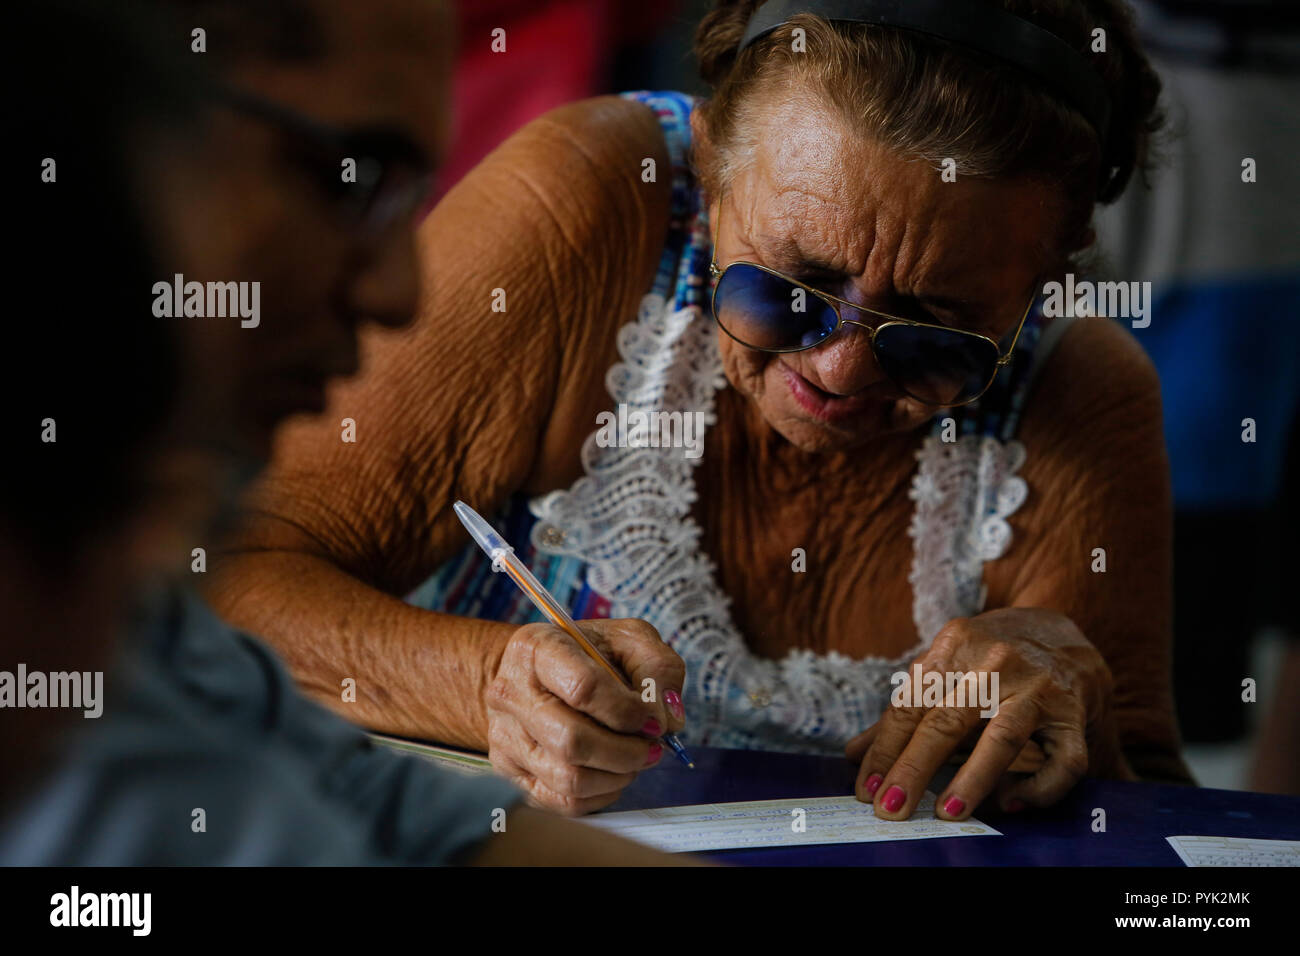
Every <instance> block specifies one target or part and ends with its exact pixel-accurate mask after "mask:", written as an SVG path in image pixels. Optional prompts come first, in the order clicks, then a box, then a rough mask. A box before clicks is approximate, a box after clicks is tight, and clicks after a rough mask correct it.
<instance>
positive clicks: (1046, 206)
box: [726, 90, 1060, 278]
mask: <svg viewBox="0 0 1300 956" xmlns="http://www.w3.org/2000/svg"><path fill="white" fill-rule="evenodd" d="M747 120H748V124H749V128H748V129H747V130H746V131H745V133H744V135H743V136H738V137H737V145H738V146H740V148H741V149H743V150H744V154H743V155H736V156H734V157H732V158H731V164H732V169H733V174H732V176H731V177H730V180H729V183H728V185H727V186H726V189H727V191H728V193H730V194H732V196H731V202H729V203H728V208H729V209H732V210H734V211H735V215H737V216H738V217H740V219H741V220H742V221H741V223H739V224H738V225H739V226H741V228H742V229H744V230H745V231H746V233H747V234H748V236H749V239H750V241H751V242H752V243H754V245H755V246H756V247H757V248H758V249H759V250H760V251H763V252H767V253H770V254H772V255H774V256H775V255H778V254H783V253H785V252H789V253H790V254H789V255H782V258H783V259H785V260H786V261H787V262H789V260H790V259H791V258H795V257H796V254H808V255H812V256H814V257H815V258H817V259H819V260H824V261H825V262H824V264H826V265H828V266H830V267H832V268H834V269H836V270H844V271H846V272H848V273H850V274H857V273H859V272H862V271H865V270H866V267H867V262H868V259H869V258H870V257H871V256H872V255H873V250H874V253H875V254H876V255H879V252H880V249H879V248H878V247H879V245H880V244H881V243H883V244H885V245H886V246H888V247H890V248H892V249H893V250H894V251H895V252H896V254H897V255H898V256H899V257H910V258H913V259H916V260H917V261H918V264H920V263H921V262H924V264H926V266H927V271H934V270H937V269H938V268H939V267H940V265H941V264H942V265H943V266H944V267H945V271H947V269H949V268H957V267H958V266H957V262H958V261H960V262H962V263H965V264H966V266H967V267H970V266H974V265H976V264H978V263H980V261H981V260H986V259H991V260H994V264H998V263H1000V264H1001V265H1006V264H1007V263H1008V261H1009V260H1010V261H1014V262H1016V263H1017V264H1018V268H1017V270H1016V271H1020V268H1029V269H1031V270H1032V271H1035V272H1036V271H1040V270H1043V269H1046V268H1048V267H1049V265H1050V264H1051V260H1052V250H1051V241H1052V239H1053V237H1054V235H1055V224H1056V217H1057V216H1058V214H1059V209H1060V202H1059V200H1060V197H1059V196H1057V195H1056V193H1055V191H1054V190H1053V189H1052V188H1051V187H1050V186H1049V185H1048V184H1046V183H1041V182H1038V181H1035V180H1029V179H1005V180H998V179H985V178H975V177H962V176H961V175H960V169H958V170H957V171H956V172H957V175H956V176H955V177H949V178H947V179H945V177H944V176H943V169H942V167H941V166H938V165H935V164H934V163H932V162H930V161H927V160H925V159H921V158H919V157H914V156H906V155H903V154H901V153H899V152H897V151H895V150H893V149H891V148H890V147H889V146H887V145H886V144H884V143H881V142H880V141H878V140H876V139H874V138H873V137H872V136H870V135H869V134H868V133H867V132H866V131H865V130H864V128H863V127H864V126H865V124H856V123H853V122H851V121H849V120H848V119H847V118H845V117H843V116H841V115H840V114H839V112H838V111H837V110H836V108H835V107H834V106H833V105H831V104H827V103H825V102H823V101H820V100H819V99H818V98H817V97H815V96H812V95H810V94H807V93H804V92H802V91H796V90H791V91H788V92H786V93H784V94H777V95H770V96H768V97H767V98H766V99H765V102H764V103H763V104H762V106H761V107H760V108H759V109H755V110H752V111H750V112H749V115H748V117H747ZM995 237H996V238H995ZM1001 265H1000V266H999V268H1000V267H1001ZM962 271H965V270H964V269H963V270H962ZM986 278H988V277H986Z"/></svg>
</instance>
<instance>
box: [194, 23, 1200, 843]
mask: <svg viewBox="0 0 1300 956" xmlns="http://www.w3.org/2000/svg"><path fill="white" fill-rule="evenodd" d="M899 6H900V5H898V4H894V3H887V4H881V3H872V2H869V0H863V2H857V3H854V2H833V0H822V2H806V3H781V2H778V3H771V4H762V3H759V2H754V0H747V2H719V3H718V5H717V8H716V9H715V10H714V11H713V12H712V13H710V14H709V15H708V16H707V17H706V18H705V20H704V21H703V23H702V24H701V26H700V28H699V31H698V35H697V54H698V57H699V60H700V64H701V68H702V72H703V75H704V77H705V78H706V80H707V81H708V82H709V83H710V84H711V85H712V87H713V95H712V97H711V98H709V99H708V100H706V101H703V102H697V101H694V100H692V99H691V98H690V97H687V96H683V95H680V94H675V93H658V94H651V93H638V94H632V95H629V96H626V97H624V98H601V99H597V100H593V101H590V102H584V103H580V104H575V105H573V106H570V107H566V108H564V109H561V110H558V111H556V112H554V113H552V114H550V115H548V116H546V117H544V118H542V119H540V120H538V121H537V122H535V123H533V124H531V125H530V126H528V127H527V128H525V129H524V130H522V131H521V132H520V133H518V134H517V135H516V136H514V137H513V138H512V139H511V140H510V141H508V142H507V143H506V144H505V145H504V146H502V147H501V148H500V149H498V150H497V151H496V152H495V153H493V154H492V155H491V156H490V157H489V158H488V159H487V160H486V161H485V162H484V163H483V164H482V165H481V166H480V167H479V168H478V169H476V170H475V171H474V172H473V173H472V174H471V175H469V176H468V177H467V178H466V179H465V180H464V181H463V182H462V183H461V184H460V186H459V187H458V188H456V189H455V190H454V191H453V192H452V193H451V194H450V195H448V197H447V198H446V199H445V200H444V202H443V203H441V204H440V206H439V207H438V208H437V209H436V210H435V211H434V212H433V213H432V214H431V216H430V217H429V219H428V221H427V222H426V224H425V226H424V231H423V237H422V240H423V247H424V248H423V252H422V255H423V256H424V257H425V260H426V261H427V262H429V263H432V264H433V266H432V267H431V268H430V270H429V275H428V277H427V278H428V281H427V283H426V288H425V290H424V293H423V296H424V298H423V304H422V309H421V315H420V317H419V319H418V320H417V322H416V325H415V326H414V327H413V329H412V330H410V331H409V332H406V333H401V334H397V333H380V334H376V335H374V336H372V337H371V338H369V339H368V340H366V341H365V343H364V346H365V349H364V350H365V353H366V357H365V367H366V369H367V371H366V374H365V376H364V377H363V378H362V379H361V380H359V381H357V382H355V383H352V384H350V385H348V386H347V387H344V388H341V389H339V390H337V391H336V392H334V393H333V394H332V396H331V414H330V415H328V416H327V418H328V419H329V420H330V424H329V425H328V426H307V425H303V426H302V427H299V428H297V429H290V430H289V431H288V432H287V433H286V434H285V435H283V437H282V440H281V441H280V443H279V445H278V447H277V452H276V464H275V466H274V468H273V469H272V472H271V474H270V477H269V478H268V479H267V480H266V481H265V482H264V483H263V485H262V486H261V487H260V488H259V489H258V491H257V492H256V494H255V495H254V498H253V500H252V502H251V503H250V505H249V514H248V520H247V521H246V522H245V523H244V525H243V527H242V529H241V531H240V534H239V538H238V541H237V543H236V545H235V547H234V549H233V553H232V554H231V555H230V556H229V557H228V559H227V561H226V563H225V565H224V567H223V569H222V570H221V573H220V574H219V575H218V577H217V578H216V580H215V585H214V587H213V589H212V596H213V599H214V601H215V602H216V604H217V606H218V608H219V609H220V610H221V611H222V612H223V613H224V614H225V615H226V616H227V617H228V618H230V619H232V620H233V621H234V622H235V623H237V624H239V625H241V626H243V627H245V628H247V629H250V630H253V631H256V632H259V633H262V634H264V635H266V636H267V637H268V638H269V639H271V640H272V641H273V642H274V643H275V644H276V645H277V647H278V648H279V649H280V650H281V651H282V652H283V654H284V655H285V656H286V657H287V658H288V660H289V662H290V664H291V666H292V667H293V669H294V671H295V674H296V676H297V678H298V679H299V681H301V682H302V684H303V685H304V686H305V687H306V688H307V689H308V690H309V691H310V692H311V693H313V694H314V695H315V696H316V697H317V698H318V699H320V700H322V701H324V702H328V703H331V704H332V705H333V706H334V707H335V708H336V709H338V710H340V711H341V712H342V713H345V714H347V715H348V716H350V717H351V718H352V719H353V720H356V721H358V722H361V723H364V724H366V725H368V726H371V727H374V728H377V729H381V730H385V731H389V732H394V733H399V734H405V735H411V736H417V737H426V738H434V739H438V740H442V741H446V742H450V743H454V744H459V745H465V746H472V747H476V748H479V749H483V750H486V751H487V752H488V753H489V754H490V755H491V758H492V760H493V762H494V763H495V765H496V766H497V767H498V768H499V769H500V770H501V771H502V772H503V773H505V774H506V775H507V776H509V777H511V778H512V779H514V780H516V781H517V782H518V783H519V784H520V785H521V786H523V787H524V788H526V789H527V790H528V791H529V792H530V793H531V795H532V797H533V799H534V800H536V801H538V802H540V803H543V804H547V805H551V806H555V807H559V808H561V809H564V810H567V811H569V812H586V811H589V810H592V809H595V808H598V807H601V806H604V805H607V804H609V803H610V802H612V801H613V800H614V799H616V798H617V796H618V794H619V792H620V791H621V790H622V789H623V788H624V787H626V785H627V784H628V783H629V782H630V781H631V780H632V779H634V777H635V775H636V773H637V772H638V771H640V770H641V769H643V768H645V767H647V766H650V765H652V764H654V763H656V762H657V761H658V760H660V759H661V758H662V752H661V749H660V746H659V744H658V743H656V742H655V738H656V737H657V736H658V735H659V734H660V733H661V732H663V731H664V730H665V729H671V730H680V729H682V728H685V731H684V733H685V739H686V740H687V741H688V742H690V741H693V742H696V743H703V744H710V745H716V746H724V747H728V746H729V747H751V748H752V747H758V748H764V747H766V748H772V749H781V750H802V751H811V752H827V751H839V750H841V749H843V748H845V747H846V746H847V750H848V753H849V756H850V757H851V758H853V759H854V760H858V761H860V764H861V769H860V772H859V776H858V784H857V787H858V790H857V792H858V795H859V796H860V798H861V799H863V800H867V801H873V802H874V803H875V809H876V812H877V813H879V814H880V815H881V816H883V817H887V818H891V819H901V818H905V817H907V816H909V815H910V814H911V813H912V811H913V809H914V808H915V806H916V804H917V802H918V801H919V800H920V798H921V796H922V795H923V793H924V791H925V788H926V786H927V784H928V783H929V781H930V780H931V778H932V777H933V775H934V773H935V772H936V770H937V769H938V768H939V767H940V766H941V765H942V764H944V763H946V762H948V761H950V760H953V759H960V758H962V757H968V759H965V762H964V763H963V765H962V767H961V769H960V770H959V771H958V772H957V774H956V776H955V777H954V778H953V780H952V782H951V783H950V784H949V785H948V786H947V787H946V788H944V789H943V792H942V793H940V794H939V802H938V811H937V812H938V813H939V815H940V816H942V817H944V818H947V819H962V818H964V817H966V816H968V815H969V814H971V813H972V812H973V811H974V810H975V808H976V807H977V806H979V805H980V804H981V803H982V802H983V801H985V800H986V799H989V798H993V799H996V800H997V802H998V804H999V806H1001V807H1002V808H1004V809H1009V810H1015V809H1018V808H1020V807H1023V806H1026V805H1046V804H1049V803H1051V802H1053V801H1055V800H1057V799H1059V798H1060V797H1061V796H1062V795H1063V794H1064V793H1066V792H1067V791H1068V790H1069V788H1070V787H1071V786H1072V785H1073V784H1074V783H1075V782H1076V781H1077V780H1078V779H1079V778H1080V777H1081V776H1083V775H1085V774H1091V775H1096V776H1110V777H1133V776H1142V777H1146V778H1156V779H1173V780H1186V779H1188V777H1187V772H1186V769H1185V768H1184V766H1183V764H1182V762H1181V759H1180V757H1179V754H1178V738H1177V731H1176V728H1175V724H1174V721H1173V717H1172V712H1171V701H1170V688H1169V678H1168V669H1169V666H1168V665H1169V660H1168V658H1169V643H1170V621H1169V594H1170V591H1169V589H1170V567H1169V490H1168V478H1167V468H1166V465H1165V458H1164V451H1163V447H1162V443H1161V423H1160V405H1159V390H1158V383H1157V380H1156V377H1155V375H1154V374H1153V372H1152V369H1151V366H1150V364H1149V363H1148V362H1147V360H1146V358H1145V357H1144V355H1143V353H1142V351H1141V349H1140V348H1139V347H1138V345H1137V344H1136V343H1135V342H1134V341H1133V340H1132V338H1131V337H1130V336H1129V335H1128V334H1127V333H1126V332H1125V331H1123V330H1122V329H1121V327H1120V326H1119V325H1118V324H1117V323H1115V322H1113V321H1108V320H1105V319H1103V318H1082V319H1078V320H1075V321H1070V320H1068V319H1065V318H1058V319H1055V320H1051V321H1048V320H1047V319H1046V318H1045V317H1044V316H1043V314H1042V312H1041V310H1040V309H1039V308H1038V307H1037V305H1036V302H1037V300H1038V297H1039V295H1040V293H1041V292H1042V291H1043V286H1044V284H1045V283H1046V282H1048V281H1050V280H1051V279H1052V277H1059V276H1061V275H1062V274H1063V273H1064V272H1066V271H1071V270H1074V269H1075V267H1074V266H1073V265H1072V260H1071V257H1072V256H1073V255H1074V254H1076V253H1078V252H1079V251H1080V250H1082V249H1084V248H1086V247H1087V245H1088V244H1089V243H1090V241H1091V232H1090V229H1089V221H1090V218H1091V212H1092V209H1093V206H1094V204H1095V203H1096V202H1099V201H1107V200H1110V199H1113V198H1114V197H1115V196H1116V195H1118V194H1119V192H1120V191H1121V190H1122V189H1123V186H1124V184H1125V183H1126V181H1127V180H1128V179H1129V178H1130V174H1131V173H1132V172H1133V170H1134V169H1135V168H1138V167H1140V166H1141V165H1142V163H1143V162H1144V160H1145V156H1146V151H1147V143H1148V137H1149V135H1150V132H1151V130H1152V129H1153V128H1154V126H1155V119H1154V108H1155V100H1156V97H1157V93H1158V83H1157V81H1156V80H1155V78H1154V77H1153V75H1152V73H1151V71H1150V70H1149V68H1148V66H1147V64H1146V61H1145V60H1144V59H1143V57H1142V55H1141V53H1140V52H1139V51H1138V50H1137V49H1136V47H1135V42H1134V39H1133V31H1132V25H1131V23H1130V20H1129V17H1128V14H1127V12H1126V10H1125V8H1124V7H1123V6H1122V4H1121V3H1119V2H1113V0H1098V2H1090V3H1083V2H1079V0H1050V2H1034V3H1030V2H1028V0H1002V2H998V3H990V4H987V5H985V4H971V5H969V9H963V12H962V15H961V16H950V15H948V14H947V13H946V12H945V11H944V10H940V9H939V7H938V6H937V5H935V4H919V5H901V6H903V7H904V8H905V9H904V10H902V11H899V10H897V9H895V8H897V7H899ZM891 11H892V12H891ZM909 11H910V12H909ZM470 42H474V41H473V39H472V38H471V39H470ZM611 412H612V413H614V414H613V416H612V417H611V415H610V414H609V413H611ZM656 412H658V413H668V418H667V421H669V422H670V423H674V424H675V423H677V422H680V423H681V424H682V426H683V427H682V428H680V429H676V430H673V429H670V430H669V433H668V434H667V435H662V434H656V435H655V436H654V438H655V440H654V441H650V440H648V439H649V438H650V436H649V435H647V434H646V433H645V432H644V430H643V431H641V432H638V431H636V430H635V429H634V430H632V431H631V432H629V431H628V430H627V429H626V428H624V427H623V426H622V425H621V424H620V425H619V426H618V427H612V426H611V421H615V420H619V421H622V422H636V421H637V420H638V419H645V418H646V417H647V416H648V415H649V414H650V413H656ZM674 413H675V414H676V418H673V417H672V416H673V414H674ZM345 419H350V420H351V421H350V422H349V421H344V420H345ZM697 421H698V422H700V423H702V424H703V425H704V426H705V427H706V430H705V432H704V435H703V441H702V442H698V441H692V440H690V439H691V438H692V436H691V435H689V434H688V429H687V428H686V427H685V426H686V425H687V424H689V423H692V422H697ZM340 422H343V424H342V425H340ZM694 437H695V438H698V436H694ZM661 438H667V439H668V441H660V440H659V439H661ZM665 446H667V447H665ZM458 498H461V499H464V500H466V501H467V502H469V503H470V504H472V505H474V506H475V507H476V508H477V509H479V510H480V511H482V512H483V513H484V514H487V515H489V517H491V516H493V515H495V523H496V524H497V525H498V527H499V528H500V530H501V531H502V532H503V534H504V535H505V537H506V538H507V539H509V540H510V541H511V542H512V543H513V544H514V545H515V546H516V548H517V549H518V552H519V553H520V555H521V556H522V557H523V558H524V559H525V560H526V561H527V563H529V564H530V565H531V566H532V567H533V568H534V569H535V571H536V573H537V574H538V576H539V577H540V578H541V579H542V580H543V581H544V582H545V583H546V584H547V585H548V586H549V587H550V588H551V589H552V591H553V592H555V593H556V595H557V597H559V599H560V600H561V601H563V602H565V603H567V604H568V605H569V606H570V607H571V609H572V610H573V612H574V615H575V617H578V618H585V619H587V623H586V624H585V625H584V626H585V628H586V629H587V630H589V632H590V633H591V634H592V635H593V636H594V637H595V638H596V639H597V640H599V641H600V642H602V644H603V646H604V648H605V649H606V650H607V651H608V652H609V654H610V655H611V656H612V657H614V658H615V659H616V660H617V661H618V662H619V663H620V664H621V665H622V667H623V668H624V670H625V671H626V672H627V673H628V675H629V677H630V678H631V680H632V683H633V684H634V686H635V687H636V688H637V690H636V691H630V690H627V689H625V688H623V687H621V686H620V685H619V684H618V683H617V682H615V681H613V680H612V679H611V678H607V677H605V676H604V675H603V674H602V672H601V671H600V670H599V669H598V668H597V667H596V666H595V665H593V664H592V663H591V661H589V660H588V659H587V658H586V657H585V656H584V655H582V654H581V653H580V652H579V650H578V649H577V647H576V646H575V645H574V644H573V643H572V642H571V641H570V640H569V639H568V638H567V637H566V636H565V635H563V634H562V633H561V632H560V631H558V630H557V629H555V628H552V627H550V626H549V625H545V624H540V623H529V621H530V620H535V618H530V616H529V611H530V608H529V606H528V604H527V602H526V599H525V598H524V597H523V596H522V595H520V594H518V593H517V592H516V591H515V590H514V588H513V585H512V584H511V583H510V582H509V581H508V580H507V579H506V577H505V576H504V575H499V574H498V575H493V574H492V572H491V568H490V563H489V562H488V561H487V559H486V558H484V557H483V556H482V555H481V554H479V553H478V552H477V550H476V549H475V548H474V547H473V546H472V545H468V546H467V544H466V538H465V536H464V534H463V532H462V530H461V528H460V526H459V524H458V523H457V521H456V519H455V517H454V516H453V513H452V510H451V507H450V506H451V504H452V503H453V502H454V501H455V500H456V499H458ZM422 582H423V585H422V586H421V584H422ZM399 596H406V597H408V598H409V600H402V599H401V597H399ZM610 618H615V619H618V620H609V619H610ZM916 665H919V666H920V667H921V668H922V671H923V673H928V672H938V673H939V674H941V675H954V674H966V673H975V674H977V675H978V674H983V675H985V676H986V677H987V676H993V677H996V682H994V681H993V680H989V681H988V682H987V684H986V686H988V687H991V688H995V689H996V693H997V698H996V701H995V703H996V704H997V705H998V706H997V708H996V710H997V712H996V715H994V716H992V717H989V716H988V713H989V710H990V709H991V708H982V707H981V705H980V704H979V703H978V702H976V701H974V700H969V699H967V700H959V699H957V698H956V697H955V696H949V697H947V698H946V699H942V700H938V701H934V700H927V701H920V700H913V699H911V698H910V697H907V698H904V699H901V700H899V701H897V703H900V704H902V705H903V706H890V704H891V691H893V690H894V689H895V684H894V682H893V680H891V678H893V676H894V675H895V674H897V673H898V672H900V671H905V670H907V671H910V670H911V669H912V668H913V667H914V666H916ZM348 678H352V679H354V680H355V687H356V697H355V701H354V702H353V701H350V700H348V701H341V696H344V695H341V693H340V687H341V685H343V684H344V683H346V682H347V679H348ZM908 686H910V685H904V686H903V687H902V688H900V689H903V690H906V689H907V687H908ZM918 690H919V687H918ZM925 704H928V705H929V706H925ZM982 709H983V710H984V714H983V715H982V714H981V710H982Z"/></svg>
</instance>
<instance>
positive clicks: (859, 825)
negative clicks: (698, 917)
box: [582, 793, 1002, 853]
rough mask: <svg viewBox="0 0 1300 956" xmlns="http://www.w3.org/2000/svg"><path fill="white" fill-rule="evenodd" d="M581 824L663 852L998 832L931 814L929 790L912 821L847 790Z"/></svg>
mask: <svg viewBox="0 0 1300 956" xmlns="http://www.w3.org/2000/svg"><path fill="white" fill-rule="evenodd" d="M796 810H802V811H803V813H802V814H797V813H795V812H794V811H796ZM582 822H583V823H586V824H589V825H590V826H594V827H600V828H601V829H602V830H608V831H610V832H611V833H617V834H618V835H619V836H622V837H626V838H627V839H629V840H635V841H637V842H638V843H644V844H646V845H648V846H652V847H656V848H658V849H660V850H666V851H667V852H669V853H692V852H698V851H702V850H738V849H744V848H747V847H763V846H815V845H818V844H825V843H875V842H877V841H881V840H930V839H934V838H936V837H959V836H1001V835H1002V834H1001V833H999V832H998V831H997V830H995V829H993V828H992V827H991V826H989V825H988V824H986V823H981V822H980V821H978V820H976V819H974V818H973V817H972V818H971V819H969V820H964V821H962V822H960V823H953V822H951V821H947V820H936V819H935V818H934V794H932V793H927V794H926V795H925V796H924V797H922V798H921V802H920V803H919V804H918V805H917V807H916V810H915V811H913V813H912V819H910V820H903V821H899V822H895V821H892V820H879V819H877V818H876V815H875V812H874V810H873V809H872V806H871V804H869V803H859V802H858V800H857V799H856V798H855V797H853V796H843V797H806V798H803V799H797V800H755V801H753V802H750V803H708V804H700V805H698V806H692V807H663V808H660V809H657V810H628V811H624V812H619V813H599V814H596V815H595V816H592V817H586V818H584V819H583V820H582Z"/></svg>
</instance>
